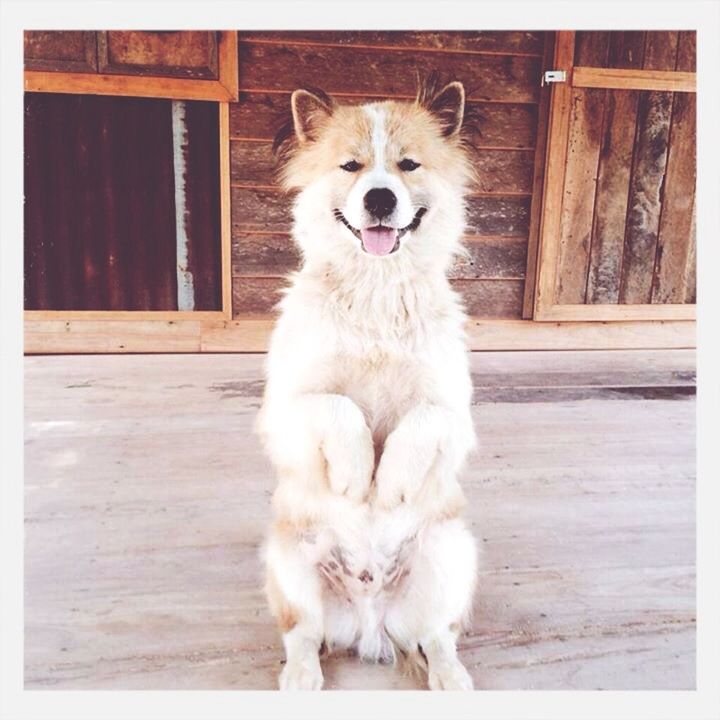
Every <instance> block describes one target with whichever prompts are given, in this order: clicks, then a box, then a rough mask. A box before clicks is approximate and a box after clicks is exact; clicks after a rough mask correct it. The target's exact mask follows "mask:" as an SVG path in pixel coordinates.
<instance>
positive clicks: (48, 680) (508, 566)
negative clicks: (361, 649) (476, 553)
mask: <svg viewBox="0 0 720 720" xmlns="http://www.w3.org/2000/svg"><path fill="white" fill-rule="evenodd" d="M526 324H528V325H532V323H526ZM515 336H516V337H517V336H518V334H517V333H516V334H515ZM25 363H26V364H25V388H26V399H25V406H26V410H25V504H24V515H25V517H24V520H25V560H24V563H25V564H24V578H25V587H24V595H25V628H24V661H25V672H24V682H25V687H26V689H28V690H38V689H44V690H48V689H53V690H74V689H77V690H80V689H98V690H99V689H115V690H120V689H145V690H150V689H154V690H158V689H166V690H169V689H175V690H201V689H205V690H211V689H212V690H219V689H224V690H228V689H235V690H237V689H246V690H247V689H262V690H269V689H273V688H275V687H276V676H277V673H278V672H279V670H280V668H281V667H282V665H281V662H282V659H283V651H282V644H281V642H280V638H279V636H278V634H277V631H276V629H275V627H274V624H273V622H272V620H271V618H270V615H269V613H268V611H267V608H266V604H265V601H264V598H263V596H262V592H261V589H260V588H261V586H262V568H261V564H260V553H259V548H260V543H261V542H262V538H263V537H264V534H265V530H266V527H267V523H268V521H269V519H270V503H269V494H270V493H271V492H272V490H273V487H274V483H273V480H272V472H271V470H270V468H269V466H268V464H267V462H266V461H265V459H264V458H263V456H262V453H261V450H260V446H259V443H258V442H257V440H256V439H255V436H254V435H253V433H252V427H253V423H254V422H255V418H256V413H257V408H258V406H259V402H260V393H261V392H262V363H263V357H262V356H259V355H233V356H225V357H222V356H217V355H215V356H210V355H208V356H185V357H182V358H180V357H177V356H155V357H149V356H143V355H140V356H123V357H119V356H115V357H112V356H106V357H77V356H76V357H67V356H65V357H34V358H28V359H27V360H26V361H25ZM694 369H695V368H694V354H693V353H692V352H685V351H671V352H567V351H565V352H556V353H542V354H538V353H527V352H513V353H479V354H474V355H473V357H472V358H471V370H472V375H473V386H474V393H475V400H474V405H473V408H472V412H473V418H474V421H475V425H476V431H477V434H478V437H479V438H480V441H481V442H480V449H479V451H478V453H476V454H475V455H473V456H472V458H471V460H470V463H469V465H468V468H467V469H466V470H465V471H464V473H463V477H462V482H463V487H464V489H465V492H466V494H467V496H468V506H467V511H466V518H467V521H468V524H469V526H470V528H471V530H472V532H473V534H474V535H475V537H476V539H477V542H478V545H479V546H480V547H481V549H482V557H483V560H482V565H481V571H480V577H479V583H478V594H477V602H476V605H475V608H474V612H473V614H472V617H471V622H470V625H469V628H468V632H467V633H466V634H463V635H462V636H461V639H460V658H461V659H462V661H463V662H464V663H465V664H466V665H467V666H468V668H469V670H470V673H471V674H472V676H473V678H474V680H475V684H476V687H477V688H478V689H516V690H519V689H534V690H541V689H563V690H571V689H574V690H592V689H597V688H604V689H608V690H620V689H626V690H631V689H632V690H650V689H657V690H669V689H692V688H694V687H695V637H696V636H695V614H696V610H695V443H694V431H695V401H694V399H693V396H692V394H689V391H691V390H692V383H693V375H694ZM583 394H584V396H585V397H586V399H577V398H578V397H582V396H583ZM573 397H575V398H576V399H572V398H573ZM559 398H563V399H562V400H560V399H559ZM652 398H655V399H652ZM179 408H181V409H182V410H181V411H179ZM539 428H540V429H541V430H542V432H541V437H539V433H538V429H539ZM239 469H240V471H239ZM323 671H324V673H325V676H326V683H327V686H328V688H331V689H349V688H357V689H381V688H385V689H389V688H414V687H420V683H419V682H418V681H414V680H412V679H410V678H408V677H404V676H403V675H402V674H401V673H400V671H399V670H398V669H395V668H392V667H390V666H380V665H364V664H361V663H360V662H359V661H358V660H357V658H349V657H346V656H344V655H338V656H334V657H333V658H331V659H330V660H329V661H327V662H325V663H324V665H323Z"/></svg>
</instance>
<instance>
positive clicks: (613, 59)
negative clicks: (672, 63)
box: [580, 30, 671, 69]
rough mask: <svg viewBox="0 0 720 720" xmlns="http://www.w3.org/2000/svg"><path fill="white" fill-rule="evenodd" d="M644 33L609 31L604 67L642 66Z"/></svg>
mask: <svg viewBox="0 0 720 720" xmlns="http://www.w3.org/2000/svg"><path fill="white" fill-rule="evenodd" d="M645 35H646V33H645V32H644V31H637V30H625V31H612V32H610V45H609V48H608V62H607V65H606V66H605V67H611V68H631V67H642V62H643V55H644V50H645ZM580 64H582V63H580ZM658 69H660V68H658ZM670 69H671V68H670Z"/></svg>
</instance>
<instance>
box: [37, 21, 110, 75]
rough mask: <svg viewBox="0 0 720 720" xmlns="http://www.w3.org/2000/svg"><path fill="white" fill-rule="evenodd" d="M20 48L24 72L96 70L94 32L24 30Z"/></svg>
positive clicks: (87, 71) (90, 71)
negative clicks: (22, 51)
mask: <svg viewBox="0 0 720 720" xmlns="http://www.w3.org/2000/svg"><path fill="white" fill-rule="evenodd" d="M23 44H24V57H25V68H26V69H27V70H44V71H50V72H84V73H95V72H97V70H98V61H97V37H96V33H94V32H79V31H64V30H51V31H44V30H27V31H25V33H24V34H23Z"/></svg>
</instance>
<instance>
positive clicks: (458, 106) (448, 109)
mask: <svg viewBox="0 0 720 720" xmlns="http://www.w3.org/2000/svg"><path fill="white" fill-rule="evenodd" d="M426 107H427V109H428V110H429V111H430V112H431V113H432V114H433V115H435V117H437V118H438V119H439V120H440V122H441V123H442V127H443V135H444V136H445V137H451V136H453V135H457V134H458V133H459V132H460V128H461V127H462V122H463V116H464V114H465V88H464V87H463V84H462V83H461V82H458V81H457V80H456V81H455V82H451V83H448V84H447V85H446V86H445V87H444V88H443V89H442V90H440V91H439V92H438V93H436V94H435V95H434V96H433V97H432V98H431V99H430V100H429V101H428V102H427V104H426Z"/></svg>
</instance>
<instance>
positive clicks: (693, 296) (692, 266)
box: [684, 204, 697, 303]
mask: <svg viewBox="0 0 720 720" xmlns="http://www.w3.org/2000/svg"><path fill="white" fill-rule="evenodd" d="M695 223H696V210H695V205H694V204H693V213H692V225H691V226H690V250H689V251H688V258H687V270H686V271H685V278H686V281H685V298H684V302H686V303H694V302H697V288H696V282H697V237H696V224H695Z"/></svg>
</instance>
